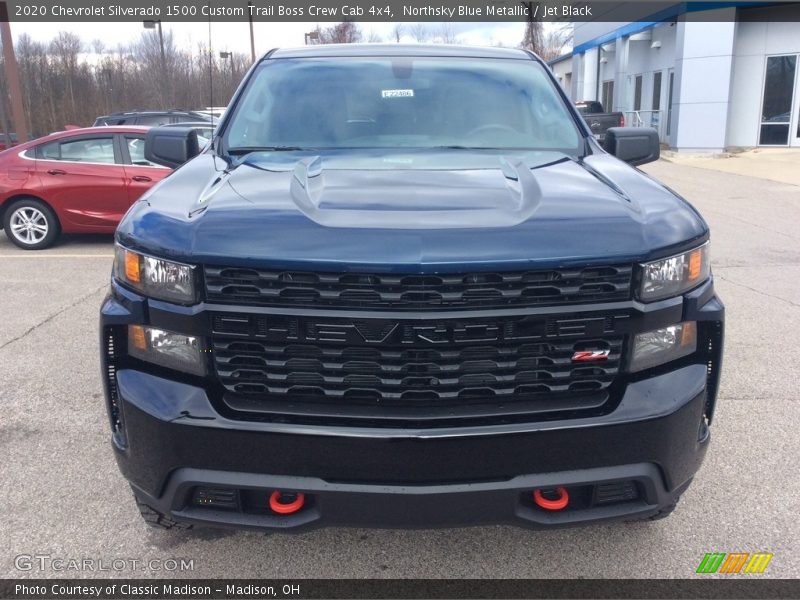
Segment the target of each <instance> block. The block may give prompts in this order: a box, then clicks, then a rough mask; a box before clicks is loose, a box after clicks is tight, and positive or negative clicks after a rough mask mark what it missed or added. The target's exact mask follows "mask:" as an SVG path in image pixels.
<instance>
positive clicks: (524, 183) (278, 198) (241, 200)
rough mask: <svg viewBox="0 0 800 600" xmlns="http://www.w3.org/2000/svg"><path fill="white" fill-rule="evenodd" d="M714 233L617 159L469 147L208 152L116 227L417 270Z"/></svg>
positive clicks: (155, 239) (284, 256)
mask: <svg viewBox="0 0 800 600" xmlns="http://www.w3.org/2000/svg"><path fill="white" fill-rule="evenodd" d="M421 165H424V166H421ZM705 236H707V227H706V225H705V223H704V222H703V220H702V218H701V217H700V216H699V215H698V214H697V212H696V211H695V210H694V209H693V208H692V207H691V206H689V205H688V204H687V203H686V202H685V201H683V200H682V199H680V198H679V197H678V196H676V195H675V194H674V193H673V192H671V191H670V190H668V189H667V188H665V187H664V186H662V185H661V184H659V183H657V182H656V181H654V180H652V179H651V178H650V177H648V176H647V175H645V174H644V173H642V172H640V171H638V170H635V169H632V168H631V167H629V166H627V165H625V164H624V163H622V162H620V161H618V160H617V159H615V158H613V157H611V156H608V155H604V154H601V155H594V156H590V157H587V158H586V159H585V160H584V161H583V162H580V163H579V162H577V161H575V160H573V159H571V158H569V157H566V156H564V155H561V154H557V153H549V152H544V153H517V154H508V153H506V154H500V153H491V152H488V153H487V152H471V151H462V150H450V151H448V152H438V153H433V154H431V153H430V152H429V153H428V154H426V155H425V156H421V155H420V154H418V153H413V152H406V153H399V152H394V153H390V154H387V153H386V152H383V153H376V152H373V153H369V152H364V153H360V154H354V153H352V152H350V153H348V154H347V155H338V154H336V153H329V154H327V155H318V154H313V153H308V152H272V153H258V154H254V155H251V156H249V157H246V158H245V159H244V160H242V161H240V162H239V163H238V164H235V165H228V164H227V163H226V162H225V161H223V160H222V159H220V158H219V157H216V156H214V155H212V154H210V153H206V154H203V155H201V156H198V157H197V158H195V159H194V160H192V161H190V162H189V163H187V164H186V165H184V166H183V167H181V168H180V169H178V170H177V171H176V172H175V173H173V174H172V175H171V176H169V177H167V178H166V179H164V180H163V181H162V182H161V183H160V184H158V185H157V186H155V187H154V188H152V189H151V190H150V192H148V193H147V194H146V195H145V196H144V197H143V198H142V199H141V200H140V201H139V202H137V203H136V204H135V205H134V206H133V207H132V208H131V210H130V211H129V212H128V214H127V215H126V217H125V218H124V219H123V221H122V223H121V224H120V226H119V228H118V230H117V239H118V240H119V241H120V242H121V243H123V244H125V245H127V246H129V247H132V248H135V249H139V250H142V251H145V252H150V253H153V254H156V255H158V256H163V257H166V258H173V259H176V260H182V261H187V262H192V263H205V264H217V265H230V266H234V265H242V266H245V265H254V266H255V265H270V266H277V267H281V266H286V267H287V268H289V267H291V268H298V267H302V268H321V269H330V270H352V269H359V268H361V269H380V270H403V271H406V272H409V271H420V272H425V271H429V270H434V271H439V272H444V271H447V270H462V269H464V268H465V265H469V268H470V269H473V270H474V269H482V268H486V269H493V268H496V267H497V266H498V265H499V264H506V265H508V268H528V267H529V266H534V265H535V266H556V265H561V266H568V265H570V264H591V263H599V262H603V263H609V262H626V261H635V260H646V259H648V258H651V257H654V256H659V255H663V254H665V253H666V252H669V251H674V250H677V249H679V248H681V247H684V246H686V245H687V244H689V243H692V242H695V241H698V240H699V239H702V238H703V237H705Z"/></svg>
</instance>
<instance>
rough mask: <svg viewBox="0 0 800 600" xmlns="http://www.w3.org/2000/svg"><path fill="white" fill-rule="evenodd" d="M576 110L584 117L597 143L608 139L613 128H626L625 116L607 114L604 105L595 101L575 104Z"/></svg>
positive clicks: (619, 113) (612, 113) (621, 114)
mask: <svg viewBox="0 0 800 600" xmlns="http://www.w3.org/2000/svg"><path fill="white" fill-rule="evenodd" d="M575 108H577V109H578V112H579V113H581V115H582V116H583V119H584V121H586V124H587V125H588V126H589V129H590V130H591V132H592V134H593V135H594V136H595V137H596V138H597V141H599V142H600V143H602V142H603V141H605V139H606V131H608V130H609V129H610V128H611V127H625V115H624V114H623V113H621V112H606V111H605V109H604V108H603V105H602V104H601V103H600V102H597V101H595V100H591V101H585V100H582V101H580V102H576V103H575Z"/></svg>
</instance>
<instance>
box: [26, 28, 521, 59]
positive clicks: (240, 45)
mask: <svg viewBox="0 0 800 600" xmlns="http://www.w3.org/2000/svg"><path fill="white" fill-rule="evenodd" d="M329 25H332V23H320V26H322V27H326V26H329ZM404 25H406V28H405V29H406V32H407V33H406V35H408V29H409V28H408V27H407V26H408V25H413V23H408V24H404ZM425 25H426V26H427V27H428V29H429V31H432V32H434V34H435V32H436V30H437V29H439V28H440V27H441V24H440V23H425ZM359 26H360V27H361V30H362V32H363V33H364V38H365V41H366V38H368V37H369V35H370V33H374V34H376V35H377V36H380V37H381V38H383V40H384V41H387V42H388V41H394V38H393V34H392V31H393V29H394V27H395V23H359ZM449 26H450V27H451V29H452V31H453V32H454V33H455V34H456V35H457V36H458V39H459V42H461V43H465V44H473V45H478V46H486V45H495V44H500V43H502V44H503V45H505V46H517V45H518V44H519V43H520V42H521V41H522V37H523V33H524V28H525V24H524V23H519V22H515V23H449ZM253 27H254V32H255V41H256V54H257V55H258V54H263V53H264V52H266V51H267V50H269V49H271V48H275V47H277V46H282V47H291V46H302V45H303V34H304V33H305V32H307V31H311V30H312V29H314V28H315V27H316V24H314V23H259V22H256V23H254V25H253ZM11 30H12V33H13V35H14V37H15V38H16V37H17V36H19V35H20V34H21V33H28V34H30V35H31V36H32V37H33V38H34V39H36V40H40V41H49V40H51V39H52V38H53V37H54V36H55V35H56V34H57V33H58V32H59V31H71V32H73V33H76V34H77V35H79V36H80V37H81V38H82V39H83V40H85V41H86V42H87V45H90V44H91V42H93V41H94V40H100V41H101V42H103V44H105V46H107V47H110V48H114V47H116V46H117V45H119V44H127V43H130V42H132V41H136V40H138V39H139V38H140V36H141V33H142V31H143V28H142V25H141V24H140V23H19V22H17V23H12V24H11ZM164 30H165V31H167V30H171V31H172V32H173V33H174V35H175V41H176V43H177V44H178V47H180V48H184V49H192V50H194V49H196V48H197V46H198V44H200V43H203V44H206V45H207V43H208V33H209V32H208V23H165V24H164ZM211 37H212V48H213V49H214V50H219V51H231V50H232V51H236V52H243V53H248V54H249V52H250V31H249V28H248V23H247V22H241V23H212V25H211ZM403 41H413V39H412V38H411V37H408V38H407V39H404V40H403ZM87 49H88V48H87Z"/></svg>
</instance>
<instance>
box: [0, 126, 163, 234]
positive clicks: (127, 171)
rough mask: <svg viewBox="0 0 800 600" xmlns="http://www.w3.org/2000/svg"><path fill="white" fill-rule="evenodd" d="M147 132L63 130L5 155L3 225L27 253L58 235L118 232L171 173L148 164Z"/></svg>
mask: <svg viewBox="0 0 800 600" xmlns="http://www.w3.org/2000/svg"><path fill="white" fill-rule="evenodd" d="M146 132H147V128H145V127H103V128H87V129H73V130H70V131H60V132H57V133H53V134H51V135H48V136H46V137H43V138H39V139H37V140H33V141H31V142H27V143H25V144H20V145H18V146H16V147H14V148H11V149H9V150H6V151H4V152H2V153H0V223H2V227H3V229H5V233H6V235H7V236H8V238H9V239H10V240H11V241H12V242H13V243H14V244H16V245H17V246H19V247H20V248H24V249H26V250H39V249H42V248H47V247H48V246H50V245H51V244H53V242H55V240H56V238H57V237H58V235H59V233H113V232H114V229H115V228H116V226H117V223H119V220H120V219H121V218H122V215H124V214H125V211H127V210H128V208H129V207H130V205H131V204H133V203H134V202H135V201H136V200H137V199H138V198H139V196H141V195H142V194H143V193H144V192H145V191H146V190H147V189H148V188H149V187H150V186H152V185H153V184H154V183H156V182H157V181H160V180H161V179H162V178H164V177H165V176H166V175H167V174H168V173H169V172H170V170H169V169H167V168H165V167H163V166H161V165H157V164H154V163H151V162H149V161H147V160H145V158H144V139H145V133H146Z"/></svg>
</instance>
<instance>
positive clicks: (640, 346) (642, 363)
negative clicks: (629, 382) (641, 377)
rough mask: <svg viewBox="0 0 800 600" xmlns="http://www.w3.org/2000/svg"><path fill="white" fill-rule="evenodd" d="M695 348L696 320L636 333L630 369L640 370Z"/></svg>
mask: <svg viewBox="0 0 800 600" xmlns="http://www.w3.org/2000/svg"><path fill="white" fill-rule="evenodd" d="M696 349H697V322H696V321H684V322H683V323H678V324H677V325H670V326H669V327H662V328H661V329H654V330H653V331H647V332H645V333H638V334H636V337H634V339H633V352H632V353H631V365H630V371H631V372H635V371H641V370H642V369H649V368H650V367H655V366H658V365H662V364H664V363H666V362H669V361H671V360H675V359H677V358H681V357H682V356H687V355H688V354H691V353H692V352H694V351H695V350H696Z"/></svg>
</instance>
